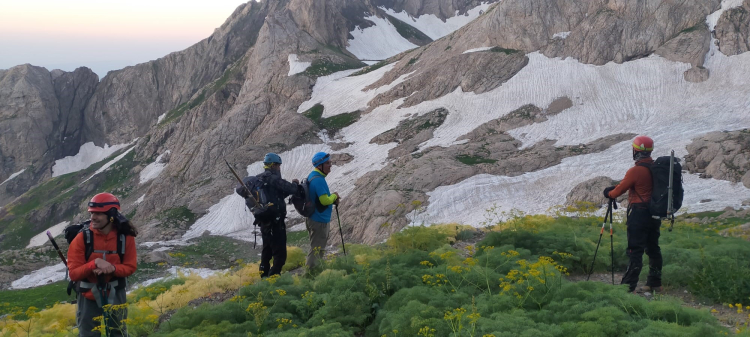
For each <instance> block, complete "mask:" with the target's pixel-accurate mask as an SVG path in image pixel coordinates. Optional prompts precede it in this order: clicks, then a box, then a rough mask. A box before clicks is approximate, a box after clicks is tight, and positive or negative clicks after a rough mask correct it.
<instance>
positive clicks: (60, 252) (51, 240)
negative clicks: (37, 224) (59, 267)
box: [47, 231, 68, 267]
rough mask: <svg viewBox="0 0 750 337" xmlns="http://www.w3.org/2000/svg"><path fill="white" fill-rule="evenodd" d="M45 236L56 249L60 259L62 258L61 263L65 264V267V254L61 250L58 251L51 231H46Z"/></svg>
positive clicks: (66, 262)
mask: <svg viewBox="0 0 750 337" xmlns="http://www.w3.org/2000/svg"><path fill="white" fill-rule="evenodd" d="M47 237H48V238H49V241H50V242H52V245H53V246H54V247H55V250H56V251H57V255H58V256H60V260H62V262H63V264H65V267H67V266H68V261H67V260H65V255H63V253H62V251H60V246H58V245H57V242H55V238H53V237H52V233H50V232H49V231H47Z"/></svg>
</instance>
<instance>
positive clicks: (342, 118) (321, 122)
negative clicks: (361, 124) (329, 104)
mask: <svg viewBox="0 0 750 337" xmlns="http://www.w3.org/2000/svg"><path fill="white" fill-rule="evenodd" d="M323 110H324V107H323V105H321V104H316V105H315V106H313V107H312V108H310V109H309V110H307V111H305V112H303V113H302V114H303V115H304V116H305V117H307V118H310V120H312V121H313V122H314V123H315V124H316V125H317V126H318V127H319V128H321V129H326V130H328V131H329V132H331V133H336V132H337V131H339V130H341V129H343V128H345V127H347V126H349V125H352V124H354V122H356V121H357V120H358V119H359V115H360V114H361V113H360V112H359V111H355V112H347V113H343V114H338V115H336V116H332V117H328V118H323Z"/></svg>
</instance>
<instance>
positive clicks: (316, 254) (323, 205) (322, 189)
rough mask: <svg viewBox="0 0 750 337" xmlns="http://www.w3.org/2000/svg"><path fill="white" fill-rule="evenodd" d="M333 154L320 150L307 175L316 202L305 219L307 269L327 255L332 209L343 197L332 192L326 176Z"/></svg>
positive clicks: (316, 264) (311, 268)
mask: <svg viewBox="0 0 750 337" xmlns="http://www.w3.org/2000/svg"><path fill="white" fill-rule="evenodd" d="M330 157H331V156H330V155H329V154H328V153H325V152H318V153H316V154H315V155H314V156H313V158H312V164H313V166H314V167H315V169H314V170H313V171H312V172H310V174H309V175H308V176H307V181H309V183H310V187H309V193H310V197H311V198H313V201H314V202H315V205H316V207H315V212H313V214H312V215H311V216H310V217H309V218H306V219H305V225H306V226H307V232H308V234H309V236H310V253H308V254H307V261H306V265H307V269H308V271H312V270H313V269H314V268H316V267H317V266H318V265H319V263H320V259H322V258H323V256H324V255H325V248H326V243H327V242H328V232H329V229H330V227H329V223H330V222H331V210H332V209H333V205H337V206H338V204H339V202H340V201H341V197H339V194H338V193H335V192H334V193H333V194H331V191H330V190H329V189H328V183H327V182H326V179H325V178H326V176H327V175H328V174H329V173H331V160H330V159H331V158H330Z"/></svg>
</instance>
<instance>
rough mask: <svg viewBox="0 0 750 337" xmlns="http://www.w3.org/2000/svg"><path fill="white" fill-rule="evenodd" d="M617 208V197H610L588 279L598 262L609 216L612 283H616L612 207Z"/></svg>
mask: <svg viewBox="0 0 750 337" xmlns="http://www.w3.org/2000/svg"><path fill="white" fill-rule="evenodd" d="M613 208H614V209H617V201H615V199H609V206H607V213H605V214H604V222H602V230H601V231H600V232H599V242H597V243H596V250H594V259H593V260H591V268H589V274H588V276H586V281H588V280H589V278H591V274H592V273H593V272H594V262H596V254H597V253H598V252H599V246H600V245H601V243H602V236H604V226H605V225H606V224H607V217H609V252H610V254H611V260H612V284H613V285H614V284H615V240H614V236H613V234H614V231H613V230H612V209H613Z"/></svg>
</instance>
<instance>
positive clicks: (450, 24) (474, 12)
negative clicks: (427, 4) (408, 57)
mask: <svg viewBox="0 0 750 337" xmlns="http://www.w3.org/2000/svg"><path fill="white" fill-rule="evenodd" d="M499 2H500V1H498V3H499ZM491 5H492V4H490V3H483V4H481V5H479V6H477V7H474V8H472V9H470V10H468V11H467V12H466V13H465V14H464V15H459V14H458V11H456V14H455V15H454V16H452V17H450V18H448V19H447V20H445V21H443V20H440V19H439V18H438V17H437V16H435V15H433V14H426V15H420V16H418V17H416V18H415V17H413V16H411V15H409V13H406V11H403V12H398V13H397V12H395V11H394V10H393V9H390V8H385V7H380V9H382V10H384V11H385V12H386V13H388V15H390V16H392V17H394V18H396V19H399V20H401V21H403V22H406V23H407V24H409V25H411V26H412V27H414V28H416V29H419V30H420V31H422V33H424V34H425V35H427V36H429V37H430V38H431V39H433V40H437V39H439V38H441V37H443V36H446V35H448V34H450V33H453V32H454V31H456V30H458V29H459V28H461V27H463V26H465V25H466V24H467V23H469V22H471V21H472V20H474V19H476V18H478V17H479V15H481V14H482V13H484V12H486V11H487V9H488V8H490V6H491ZM394 55H395V54H394Z"/></svg>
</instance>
